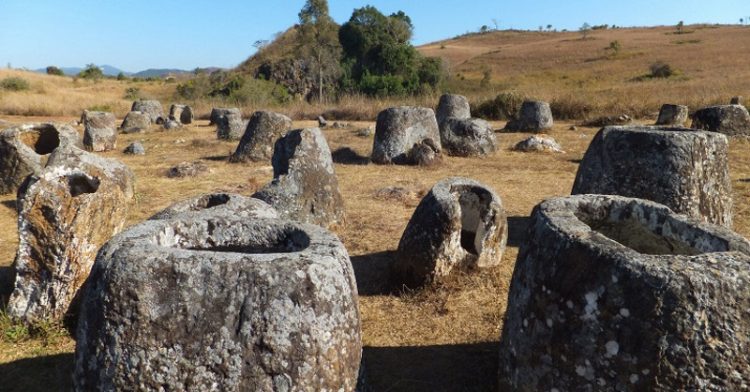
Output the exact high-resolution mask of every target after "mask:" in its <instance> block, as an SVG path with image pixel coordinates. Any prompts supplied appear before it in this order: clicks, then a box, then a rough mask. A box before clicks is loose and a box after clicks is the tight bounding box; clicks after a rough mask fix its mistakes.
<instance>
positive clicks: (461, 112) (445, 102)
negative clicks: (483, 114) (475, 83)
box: [435, 94, 471, 125]
mask: <svg viewBox="0 0 750 392" xmlns="http://www.w3.org/2000/svg"><path fill="white" fill-rule="evenodd" d="M451 117H452V118H456V119H462V120H463V119H468V118H471V109H470V107H469V100H468V99H466V97H464V96H463V95H456V94H444V95H443V96H441V97H440V102H439V103H438V108H437V112H436V113H435V118H436V119H437V122H438V124H439V125H442V124H443V122H444V121H445V120H447V119H448V118H451Z"/></svg>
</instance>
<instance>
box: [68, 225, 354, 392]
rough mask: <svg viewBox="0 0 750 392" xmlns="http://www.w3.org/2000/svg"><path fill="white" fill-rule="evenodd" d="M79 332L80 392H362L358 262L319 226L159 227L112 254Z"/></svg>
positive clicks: (102, 262)
mask: <svg viewBox="0 0 750 392" xmlns="http://www.w3.org/2000/svg"><path fill="white" fill-rule="evenodd" d="M90 282H91V283H90V285H88V289H87V291H86V293H85V296H84V298H83V304H82V310H81V317H80V319H79V322H78V330H77V334H76V336H77V344H76V354H75V373H74V384H75V389H76V390H78V391H114V390H128V389H132V388H137V389H142V390H185V389H191V390H196V391H199V390H200V391H353V390H354V388H355V385H356V383H357V374H358V370H359V366H360V359H361V355H362V343H361V338H360V317H359V312H358V310H357V287H356V283H355V280H354V273H353V270H352V265H351V262H350V261H349V256H348V255H347V252H346V249H345V248H344V246H343V245H342V244H341V242H340V241H339V240H338V238H336V236H334V235H333V234H331V233H329V232H327V231H326V230H324V229H322V228H321V227H319V226H315V225H306V224H301V223H292V222H289V221H283V220H272V219H262V218H258V219H245V218H243V217H237V216H235V217H233V216H227V215H218V216H212V215H210V214H209V215H187V216H180V217H177V218H175V219H171V220H152V221H147V222H145V223H142V224H140V225H137V226H135V227H133V228H131V229H129V230H128V231H126V232H124V233H122V234H121V235H119V236H117V237H115V238H114V239H112V240H111V241H110V242H109V243H107V245H106V246H105V247H103V248H102V250H101V252H100V253H99V256H98V258H97V263H96V268H95V271H94V272H93V273H92V277H91V280H90Z"/></svg>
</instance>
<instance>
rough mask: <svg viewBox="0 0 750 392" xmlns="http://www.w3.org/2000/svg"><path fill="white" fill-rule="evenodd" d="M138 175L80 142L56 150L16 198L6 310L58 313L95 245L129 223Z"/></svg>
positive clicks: (52, 316) (32, 318) (44, 316)
mask: <svg viewBox="0 0 750 392" xmlns="http://www.w3.org/2000/svg"><path fill="white" fill-rule="evenodd" d="M133 183H134V176H133V173H132V172H131V171H130V169H128V168H127V166H125V165H123V164H122V163H120V162H117V161H115V160H111V159H105V158H101V157H98V156H96V155H94V154H91V153H87V152H85V151H83V150H80V149H78V148H75V147H68V148H59V149H57V150H55V152H53V153H52V155H51V156H50V158H49V162H48V163H47V166H46V167H45V168H44V170H43V171H42V172H41V173H39V174H37V175H33V176H30V177H29V179H28V180H27V181H26V182H25V183H24V187H23V188H22V189H21V190H20V191H19V197H18V212H19V218H18V239H19V244H18V253H17V255H16V263H15V267H16V283H15V289H14V291H13V294H12V295H11V297H10V301H9V303H8V314H10V315H11V316H12V317H15V318H18V319H21V320H23V321H25V322H39V321H42V320H60V319H62V318H63V317H64V316H65V315H66V313H67V312H68V310H69V306H70V305H71V302H72V301H73V299H74V297H75V296H76V294H77V292H78V289H79V288H80V287H81V286H82V285H83V282H84V281H85V280H86V278H87V277H88V275H89V272H90V271H91V267H92V265H93V264H94V258H95V256H96V252H97V251H98V250H99V247H101V246H102V245H103V244H104V243H105V242H107V241H108V240H109V239H110V238H111V237H112V236H113V235H115V234H117V233H118V232H119V231H120V230H121V229H122V227H123V225H124V224H125V218H126V217H127V213H128V208H129V205H130V201H131V200H132V198H133Z"/></svg>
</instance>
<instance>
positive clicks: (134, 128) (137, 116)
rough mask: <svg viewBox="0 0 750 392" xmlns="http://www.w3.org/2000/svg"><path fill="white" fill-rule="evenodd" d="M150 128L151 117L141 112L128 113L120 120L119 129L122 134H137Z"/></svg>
mask: <svg viewBox="0 0 750 392" xmlns="http://www.w3.org/2000/svg"><path fill="white" fill-rule="evenodd" d="M150 126H151V117H150V116H149V115H148V114H147V113H143V112H130V113H128V114H127V115H126V116H125V119H124V120H122V125H120V129H121V130H122V131H123V132H124V133H138V132H143V131H146V130H148V127H150Z"/></svg>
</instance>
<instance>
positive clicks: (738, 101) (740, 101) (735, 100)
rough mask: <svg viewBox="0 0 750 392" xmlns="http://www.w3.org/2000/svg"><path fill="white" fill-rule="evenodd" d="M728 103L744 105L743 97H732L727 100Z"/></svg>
mask: <svg viewBox="0 0 750 392" xmlns="http://www.w3.org/2000/svg"><path fill="white" fill-rule="evenodd" d="M729 104H730V105H744V99H743V98H742V97H741V96H737V97H732V100H731V101H729Z"/></svg>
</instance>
